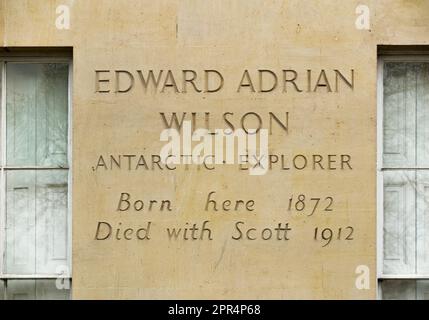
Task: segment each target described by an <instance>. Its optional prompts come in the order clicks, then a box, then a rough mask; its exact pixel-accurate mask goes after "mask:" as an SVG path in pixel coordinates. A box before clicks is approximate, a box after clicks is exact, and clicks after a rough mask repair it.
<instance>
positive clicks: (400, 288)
mask: <svg viewBox="0 0 429 320" xmlns="http://www.w3.org/2000/svg"><path fill="white" fill-rule="evenodd" d="M381 292H382V297H383V300H415V299H417V300H429V280H383V281H382V282H381Z"/></svg>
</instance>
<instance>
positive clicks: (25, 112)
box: [0, 59, 71, 299]
mask: <svg viewBox="0 0 429 320" xmlns="http://www.w3.org/2000/svg"><path fill="white" fill-rule="evenodd" d="M70 72H71V68H70V63H69V61H67V60H58V59H49V60H47V59H43V60H42V59H32V60H30V59H21V60H18V59H4V60H2V61H1V84H2V86H1V88H2V90H1V98H2V99H1V101H2V103H1V120H2V121H1V133H2V134H1V140H0V141H1V143H0V145H1V159H0V171H1V181H0V182H1V185H2V188H1V195H0V199H1V209H0V210H1V211H0V212H1V215H0V217H1V223H0V226H1V243H0V248H1V251H2V252H1V253H2V254H1V256H2V261H1V265H0V295H1V297H0V298H3V299H66V298H68V297H69V295H70V289H69V288H70V286H69V283H68V282H69V280H70V279H69V278H70V274H71V271H70V268H71V264H70V262H71V261H70V260H71V259H70V257H71V252H70V249H71V244H70V239H71V237H70V231H71V230H70V229H71V219H70V205H69V198H70V196H69V190H70V188H69V182H70V178H69V177H70V170H69V164H70V161H69V159H70V154H69V110H70V103H69V101H70V97H69V92H70V90H69V86H70V81H69V79H70Z"/></svg>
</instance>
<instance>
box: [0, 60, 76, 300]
mask: <svg viewBox="0 0 429 320" xmlns="http://www.w3.org/2000/svg"><path fill="white" fill-rule="evenodd" d="M10 62H13V63H63V64H67V65H68V90H67V94H68V106H67V107H68V112H67V116H68V119H67V122H68V123H67V124H68V128H67V153H68V154H67V161H68V166H67V167H65V168H59V167H49V168H46V167H44V168H43V169H55V170H67V171H68V172H67V178H68V181H67V223H68V234H67V245H68V247H67V251H68V252H67V259H68V264H69V265H68V266H67V267H68V273H66V274H44V275H41V274H26V275H19V274H8V273H4V267H5V254H6V245H5V241H6V198H5V196H6V179H5V176H6V175H5V173H6V171H7V170H14V169H15V170H19V169H34V170H43V169H42V168H40V167H37V166H19V167H16V166H7V165H6V141H7V139H6V130H7V129H6V83H7V74H6V65H7V63H10ZM72 85H73V60H72V58H71V57H61V56H55V57H52V56H43V55H40V56H39V55H31V56H19V57H18V56H14V55H13V54H12V55H11V56H8V55H2V56H0V185H1V190H2V191H1V192H0V281H3V282H4V284H5V295H6V288H7V281H8V280H30V279H31V280H49V279H50V280H54V279H68V280H69V281H70V282H71V278H72V265H73V264H72V231H73V230H72V227H73V225H72V185H73V183H72V176H73V175H72V108H73V103H72Z"/></svg>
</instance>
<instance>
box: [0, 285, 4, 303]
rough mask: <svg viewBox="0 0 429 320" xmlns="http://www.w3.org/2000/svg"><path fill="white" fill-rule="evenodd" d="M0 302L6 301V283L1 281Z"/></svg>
mask: <svg viewBox="0 0 429 320" xmlns="http://www.w3.org/2000/svg"><path fill="white" fill-rule="evenodd" d="M0 300H4V282H3V280H0Z"/></svg>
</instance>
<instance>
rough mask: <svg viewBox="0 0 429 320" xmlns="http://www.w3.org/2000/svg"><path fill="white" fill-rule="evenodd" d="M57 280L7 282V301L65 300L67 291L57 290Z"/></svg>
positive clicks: (68, 294)
mask: <svg viewBox="0 0 429 320" xmlns="http://www.w3.org/2000/svg"><path fill="white" fill-rule="evenodd" d="M56 281H57V280H8V284H7V299H8V300H35V299H37V300H65V299H69V298H70V290H69V289H57V287H56Z"/></svg>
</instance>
